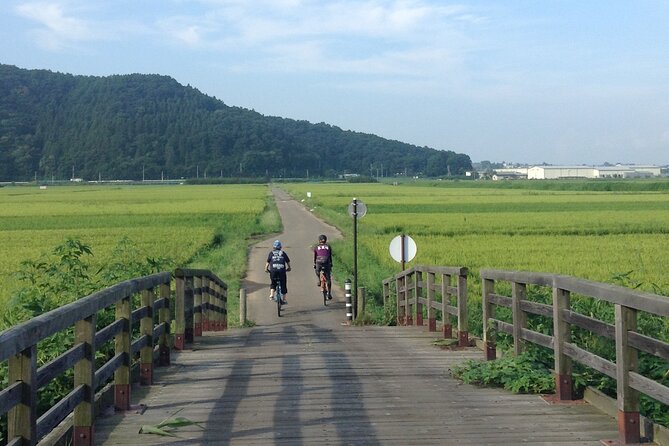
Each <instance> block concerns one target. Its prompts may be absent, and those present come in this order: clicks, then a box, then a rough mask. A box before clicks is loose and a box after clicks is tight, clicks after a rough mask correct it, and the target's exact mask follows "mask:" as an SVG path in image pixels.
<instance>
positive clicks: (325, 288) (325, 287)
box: [318, 267, 330, 307]
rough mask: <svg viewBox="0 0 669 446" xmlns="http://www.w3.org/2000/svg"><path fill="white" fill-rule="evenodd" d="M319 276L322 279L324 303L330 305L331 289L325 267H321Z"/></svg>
mask: <svg viewBox="0 0 669 446" xmlns="http://www.w3.org/2000/svg"><path fill="white" fill-rule="evenodd" d="M318 276H319V278H320V281H321V292H322V293H323V305H325V306H326V307H327V305H328V300H329V299H328V296H329V295H330V289H329V288H328V278H327V275H326V274H325V268H323V267H321V268H320V270H319V272H318Z"/></svg>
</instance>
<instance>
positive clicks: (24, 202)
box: [0, 185, 268, 302]
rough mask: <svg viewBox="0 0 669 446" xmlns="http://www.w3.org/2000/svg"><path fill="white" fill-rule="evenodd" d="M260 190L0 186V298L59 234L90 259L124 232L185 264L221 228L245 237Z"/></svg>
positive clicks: (259, 207)
mask: <svg viewBox="0 0 669 446" xmlns="http://www.w3.org/2000/svg"><path fill="white" fill-rule="evenodd" d="M267 196H268V192H267V187H266V186H262V185H257V186H253V185H243V186H240V185H217V186H188V185H170V186H120V187H119V186H89V185H86V186H60V187H48V188H47V189H46V190H44V189H39V188H37V187H27V186H25V187H4V188H0V209H2V211H1V212H0V240H2V245H1V248H0V249H1V251H0V302H4V301H5V300H6V299H7V298H8V297H9V296H10V295H11V293H12V288H13V287H14V286H15V285H16V283H15V279H14V274H15V273H16V272H17V271H18V269H19V267H20V264H21V262H22V261H24V260H27V259H37V258H39V257H40V255H42V254H45V253H48V252H49V251H50V250H51V249H53V247H55V246H56V245H58V244H60V243H62V242H63V240H65V239H66V238H76V239H79V240H81V241H82V242H84V243H85V244H88V245H89V246H91V248H92V249H93V253H94V260H93V263H94V264H95V263H98V264H101V263H102V262H104V261H106V260H108V258H109V256H110V254H111V252H112V250H113V249H114V247H116V246H117V244H118V243H119V241H120V240H121V239H123V238H128V239H130V240H131V241H132V242H133V243H134V244H135V246H137V247H138V248H139V249H140V250H141V252H145V253H147V255H151V256H153V257H168V258H172V259H174V260H175V262H176V263H177V264H178V265H184V264H185V263H187V262H188V261H189V260H190V259H192V258H193V257H194V256H195V254H196V253H197V252H198V251H199V250H201V249H202V248H203V247H204V246H206V245H208V244H210V243H211V242H212V240H213V239H214V236H215V234H216V233H217V231H220V230H221V228H226V231H230V230H232V231H236V230H239V233H240V236H241V237H245V231H246V230H247V229H249V228H251V227H253V226H254V224H255V222H256V221H257V218H258V217H259V215H260V214H262V212H263V210H264V209H265V206H266V201H267Z"/></svg>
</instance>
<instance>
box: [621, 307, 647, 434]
mask: <svg viewBox="0 0 669 446" xmlns="http://www.w3.org/2000/svg"><path fill="white" fill-rule="evenodd" d="M615 325H616V335H615V336H616V381H617V395H618V398H617V404H618V439H619V441H620V442H621V443H622V444H630V443H639V442H640V441H641V426H640V425H639V421H640V420H639V409H640V407H639V406H640V400H639V391H638V390H635V389H633V388H632V387H631V386H630V372H634V373H637V372H638V371H639V358H638V356H639V354H638V351H637V350H636V349H635V348H633V347H631V346H630V345H629V332H630V331H632V332H636V329H637V310H635V309H633V308H629V307H625V306H623V305H621V304H616V305H615Z"/></svg>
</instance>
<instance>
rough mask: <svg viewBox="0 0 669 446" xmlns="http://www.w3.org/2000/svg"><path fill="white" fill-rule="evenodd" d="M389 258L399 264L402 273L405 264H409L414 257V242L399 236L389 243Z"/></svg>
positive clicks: (405, 236)
mask: <svg viewBox="0 0 669 446" xmlns="http://www.w3.org/2000/svg"><path fill="white" fill-rule="evenodd" d="M389 250H390V256H391V257H392V258H393V260H395V261H396V262H399V263H400V265H402V271H404V268H405V264H406V262H410V261H412V260H413V258H414V257H416V252H417V251H418V250H417V248H416V242H415V241H414V240H413V239H412V238H411V237H409V236H408V235H405V234H400V235H398V236H397V237H395V238H394V239H392V241H391V242H390V246H389Z"/></svg>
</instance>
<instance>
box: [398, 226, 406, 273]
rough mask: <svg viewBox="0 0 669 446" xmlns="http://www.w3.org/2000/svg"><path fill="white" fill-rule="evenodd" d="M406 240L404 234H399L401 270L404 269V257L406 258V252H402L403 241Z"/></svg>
mask: <svg viewBox="0 0 669 446" xmlns="http://www.w3.org/2000/svg"><path fill="white" fill-rule="evenodd" d="M405 240H406V238H405V236H404V234H400V257H401V258H402V261H401V263H400V265H402V271H404V259H406V256H407V255H406V252H404V241H405Z"/></svg>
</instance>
